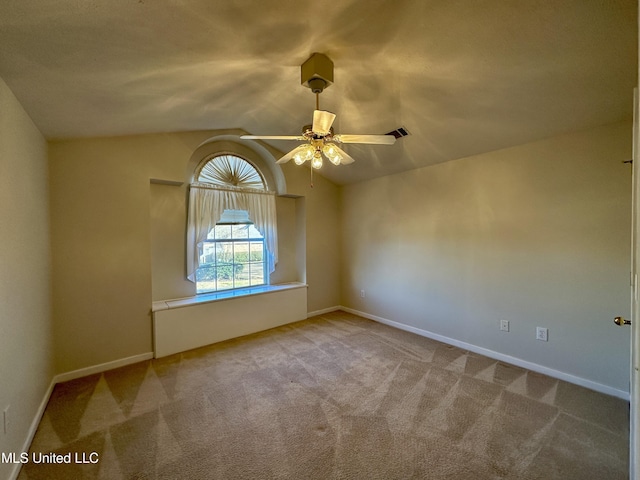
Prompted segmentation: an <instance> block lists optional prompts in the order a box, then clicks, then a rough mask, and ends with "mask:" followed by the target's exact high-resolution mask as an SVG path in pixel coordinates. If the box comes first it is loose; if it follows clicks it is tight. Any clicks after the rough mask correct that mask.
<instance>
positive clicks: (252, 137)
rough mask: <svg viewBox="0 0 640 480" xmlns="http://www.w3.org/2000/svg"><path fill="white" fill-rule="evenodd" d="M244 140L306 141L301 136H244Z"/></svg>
mask: <svg viewBox="0 0 640 480" xmlns="http://www.w3.org/2000/svg"><path fill="white" fill-rule="evenodd" d="M240 138H242V139H244V140H304V137H301V136H300V135H242V136H240Z"/></svg>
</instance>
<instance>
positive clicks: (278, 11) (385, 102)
mask: <svg viewBox="0 0 640 480" xmlns="http://www.w3.org/2000/svg"><path fill="white" fill-rule="evenodd" d="M637 25H638V14H637V2H636V1H635V0H608V1H602V0H553V1H551V0H474V1H469V0H393V1H390V0H344V1H343V0H339V1H336V2H329V3H327V2H325V3H320V2H304V1H300V0H273V1H269V0H261V1H257V0H235V1H230V0H109V1H105V0H20V1H17V0H5V1H3V2H0V77H2V78H3V79H4V80H5V82H6V83H7V84H8V85H9V87H10V88H11V89H12V91H13V92H14V93H15V95H16V96H17V97H18V99H19V101H20V102H21V103H22V105H23V106H24V108H25V110H26V111H27V112H28V113H29V115H30V116H31V118H32V119H33V120H34V122H35V123H36V125H37V126H38V127H39V128H40V130H41V131H42V132H43V134H44V135H45V136H46V137H47V138H50V139H57V138H75V137H87V136H110V135H130V134H139V133H152V132H176V131H189V130H208V129H229V128H240V129H243V130H244V131H246V132H249V133H252V134H271V135H296V134H298V133H299V132H300V129H301V127H302V126H303V125H304V124H308V123H310V120H311V115H312V112H313V109H314V107H315V98H314V95H313V94H312V93H311V91H310V90H309V89H307V88H305V87H303V86H302V85H301V84H300V64H301V63H303V62H304V61H305V60H306V59H307V58H308V57H309V56H310V55H311V54H312V53H313V52H322V53H325V54H326V55H328V56H329V57H330V58H331V59H332V60H333V62H334V64H335V83H334V84H333V85H332V86H330V87H329V88H328V89H326V90H325V92H324V93H322V95H321V96H320V107H321V108H322V109H326V110H331V111H333V112H334V113H336V114H337V115H338V117H337V119H336V122H335V124H334V127H335V129H336V131H337V132H342V133H365V134H378V133H386V132H389V131H390V130H393V129H395V128H397V127H400V126H404V127H406V129H407V130H408V131H409V132H410V133H411V135H410V136H408V137H405V138H403V139H400V140H398V142H397V143H396V145H394V146H359V145H348V146H346V147H345V150H347V152H348V153H349V154H350V155H351V156H352V157H354V158H355V159H356V162H355V163H354V164H352V165H348V166H339V167H335V166H333V165H326V166H325V167H323V170H322V173H323V174H324V175H325V176H327V177H328V178H330V179H331V180H333V181H335V182H337V183H339V184H345V183H353V182H357V181H361V180H364V179H369V178H374V177H378V176H382V175H387V174H390V173H395V172H400V171H404V170H408V169H412V168H417V167H421V166H426V165H431V164H435V163H439V162H444V161H447V160H452V159H456V158H462V157H466V156H470V155H473V154H477V153H482V152H487V151H492V150H497V149H500V148H505V147H508V146H513V145H517V144H522V143H526V142H529V141H533V140H537V139H541V138H545V137H549V136H553V135H557V134H560V133H565V132H570V131H575V130H580V129H584V128H589V127H592V126H596V125H601V124H606V123H611V122H616V121H620V120H624V119H630V118H631V116H632V99H633V88H634V86H635V85H636V84H637V70H638V68H637V57H638V55H637V50H638V29H637ZM271 143H272V145H273V146H275V147H276V148H278V149H280V150H282V151H284V152H286V151H288V150H290V149H291V148H293V146H295V144H293V145H292V144H291V143H288V142H282V141H280V142H271Z"/></svg>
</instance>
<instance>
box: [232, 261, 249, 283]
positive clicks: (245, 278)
mask: <svg viewBox="0 0 640 480" xmlns="http://www.w3.org/2000/svg"><path fill="white" fill-rule="evenodd" d="M236 267H237V269H236V278H235V288H240V287H248V286H249V285H250V283H249V268H248V265H236Z"/></svg>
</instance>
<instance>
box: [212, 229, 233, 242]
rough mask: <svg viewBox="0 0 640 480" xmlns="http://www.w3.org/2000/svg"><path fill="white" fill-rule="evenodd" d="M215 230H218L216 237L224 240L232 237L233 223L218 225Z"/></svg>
mask: <svg viewBox="0 0 640 480" xmlns="http://www.w3.org/2000/svg"><path fill="white" fill-rule="evenodd" d="M214 230H215V231H216V232H215V233H216V237H215V238H216V239H218V240H220V239H222V240H224V239H227V238H231V225H216V226H215V228H214Z"/></svg>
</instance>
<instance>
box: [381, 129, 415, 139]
mask: <svg viewBox="0 0 640 480" xmlns="http://www.w3.org/2000/svg"><path fill="white" fill-rule="evenodd" d="M385 135H393V136H394V137H396V138H402V137H406V136H408V135H411V134H410V133H409V130H407V129H406V128H404V127H400V128H398V129H396V130H393V131H391V132H389V133H385Z"/></svg>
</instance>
